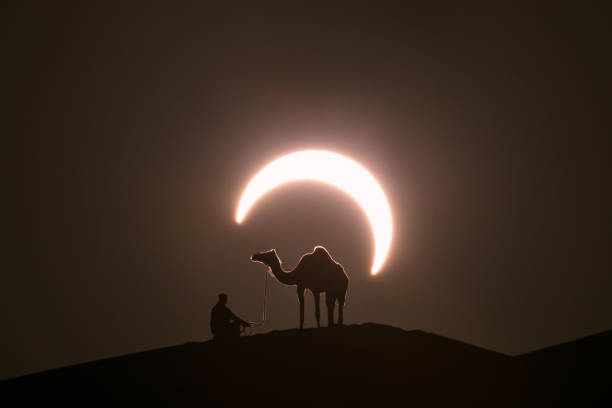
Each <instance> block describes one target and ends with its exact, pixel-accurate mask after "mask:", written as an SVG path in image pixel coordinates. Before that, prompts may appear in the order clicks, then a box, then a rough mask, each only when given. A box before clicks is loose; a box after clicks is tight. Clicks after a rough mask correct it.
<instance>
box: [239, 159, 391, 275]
mask: <svg viewBox="0 0 612 408" xmlns="http://www.w3.org/2000/svg"><path fill="white" fill-rule="evenodd" d="M299 180H316V181H320V182H323V183H327V184H331V185H333V186H336V187H338V188H339V189H341V190H342V191H344V192H346V193H347V194H348V195H350V196H351V197H353V199H355V201H357V203H358V204H359V205H360V206H361V208H362V209H363V211H364V212H365V214H366V216H367V217H368V220H369V221H370V225H371V227H372V232H373V234H374V241H375V249H376V250H375V256H374V261H373V263H372V275H375V274H376V273H377V272H378V271H379V270H380V268H381V267H382V265H383V263H384V262H385V258H386V257H387V254H388V253H389V248H390V247H391V235H392V222H391V209H390V206H389V202H388V201H387V197H386V196H385V193H384V192H383V190H382V188H381V187H380V185H379V184H378V182H377V181H376V179H375V178H374V177H373V176H372V175H371V174H370V173H369V172H368V171H367V170H366V169H365V168H364V167H363V166H361V165H360V164H358V163H356V162H355V161H353V160H351V159H349V158H347V157H345V156H342V155H340V154H337V153H333V152H329V151H324V150H304V151H299V152H295V153H290V154H288V155H285V156H282V157H280V158H279V159H276V160H274V161H272V162H270V163H269V164H268V165H267V166H265V167H264V168H263V169H262V170H261V171H260V172H259V173H257V174H256V175H255V176H254V177H253V178H252V179H251V181H250V182H249V184H248V185H247V187H246V188H245V190H244V192H243V193H242V197H241V198H240V203H239V204H238V210H237V211H236V222H238V223H241V222H242V221H243V220H244V218H245V217H246V215H247V213H248V212H249V210H250V208H251V207H252V206H253V204H255V202H257V200H259V198H261V197H262V196H263V195H265V194H266V193H267V192H269V191H270V190H272V189H274V188H276V187H278V186H280V185H282V184H285V183H289V182H292V181H299Z"/></svg>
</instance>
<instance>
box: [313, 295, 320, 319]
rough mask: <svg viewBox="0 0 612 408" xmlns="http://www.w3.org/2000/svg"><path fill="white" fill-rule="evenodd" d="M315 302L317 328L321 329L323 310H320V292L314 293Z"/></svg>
mask: <svg viewBox="0 0 612 408" xmlns="http://www.w3.org/2000/svg"><path fill="white" fill-rule="evenodd" d="M312 296H314V302H315V317H316V318H317V328H319V327H321V323H320V319H321V309H320V308H319V300H321V294H320V293H319V292H312Z"/></svg>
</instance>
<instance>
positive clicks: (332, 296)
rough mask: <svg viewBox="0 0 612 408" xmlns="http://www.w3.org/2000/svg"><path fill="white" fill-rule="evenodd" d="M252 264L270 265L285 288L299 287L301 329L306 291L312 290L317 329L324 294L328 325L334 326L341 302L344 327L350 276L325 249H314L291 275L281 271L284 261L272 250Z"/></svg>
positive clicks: (340, 320) (340, 316)
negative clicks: (336, 311) (323, 294)
mask: <svg viewBox="0 0 612 408" xmlns="http://www.w3.org/2000/svg"><path fill="white" fill-rule="evenodd" d="M251 261H253V262H261V263H263V264H264V265H267V266H268V267H269V268H270V271H272V274H273V275H274V277H275V278H276V279H277V280H278V281H279V282H280V283H282V284H284V285H297V295H298V301H299V303H300V329H303V328H304V291H305V290H306V289H309V290H310V291H311V292H312V295H313V297H314V301H315V317H316V318H317V327H321V324H320V322H319V320H320V316H321V313H320V310H319V298H320V294H321V292H325V303H326V304H327V325H328V326H329V327H333V326H334V308H335V305H336V300H337V301H338V325H342V320H343V309H344V300H345V298H346V291H347V289H348V276H347V275H346V273H345V272H344V268H343V267H342V265H340V264H339V263H337V262H336V261H334V260H333V259H332V257H331V256H330V255H329V252H327V250H326V249H325V248H324V247H322V246H318V245H317V246H316V247H314V249H313V251H312V252H311V253H307V254H304V255H303V256H302V258H301V259H300V262H299V263H298V265H297V266H296V267H295V269H293V270H292V271H290V272H285V271H284V270H283V268H282V267H281V260H280V258H279V257H278V255H277V254H276V250H274V249H271V250H270V251H267V252H261V253H258V254H254V255H253V256H251Z"/></svg>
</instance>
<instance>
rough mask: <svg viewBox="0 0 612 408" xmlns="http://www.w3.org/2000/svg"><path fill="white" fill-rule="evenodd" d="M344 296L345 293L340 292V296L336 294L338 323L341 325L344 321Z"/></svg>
mask: <svg viewBox="0 0 612 408" xmlns="http://www.w3.org/2000/svg"><path fill="white" fill-rule="evenodd" d="M345 296H346V293H342V294H341V295H340V296H338V325H339V326H342V324H343V323H344V322H343V320H344V300H345V299H344V298H345Z"/></svg>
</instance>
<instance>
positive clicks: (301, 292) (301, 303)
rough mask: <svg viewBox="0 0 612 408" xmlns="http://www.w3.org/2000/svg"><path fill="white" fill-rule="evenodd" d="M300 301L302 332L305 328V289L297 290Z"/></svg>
mask: <svg viewBox="0 0 612 408" xmlns="http://www.w3.org/2000/svg"><path fill="white" fill-rule="evenodd" d="M297 295H298V301H299V302H300V330H301V329H303V328H304V288H302V287H299V286H298V288H297Z"/></svg>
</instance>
